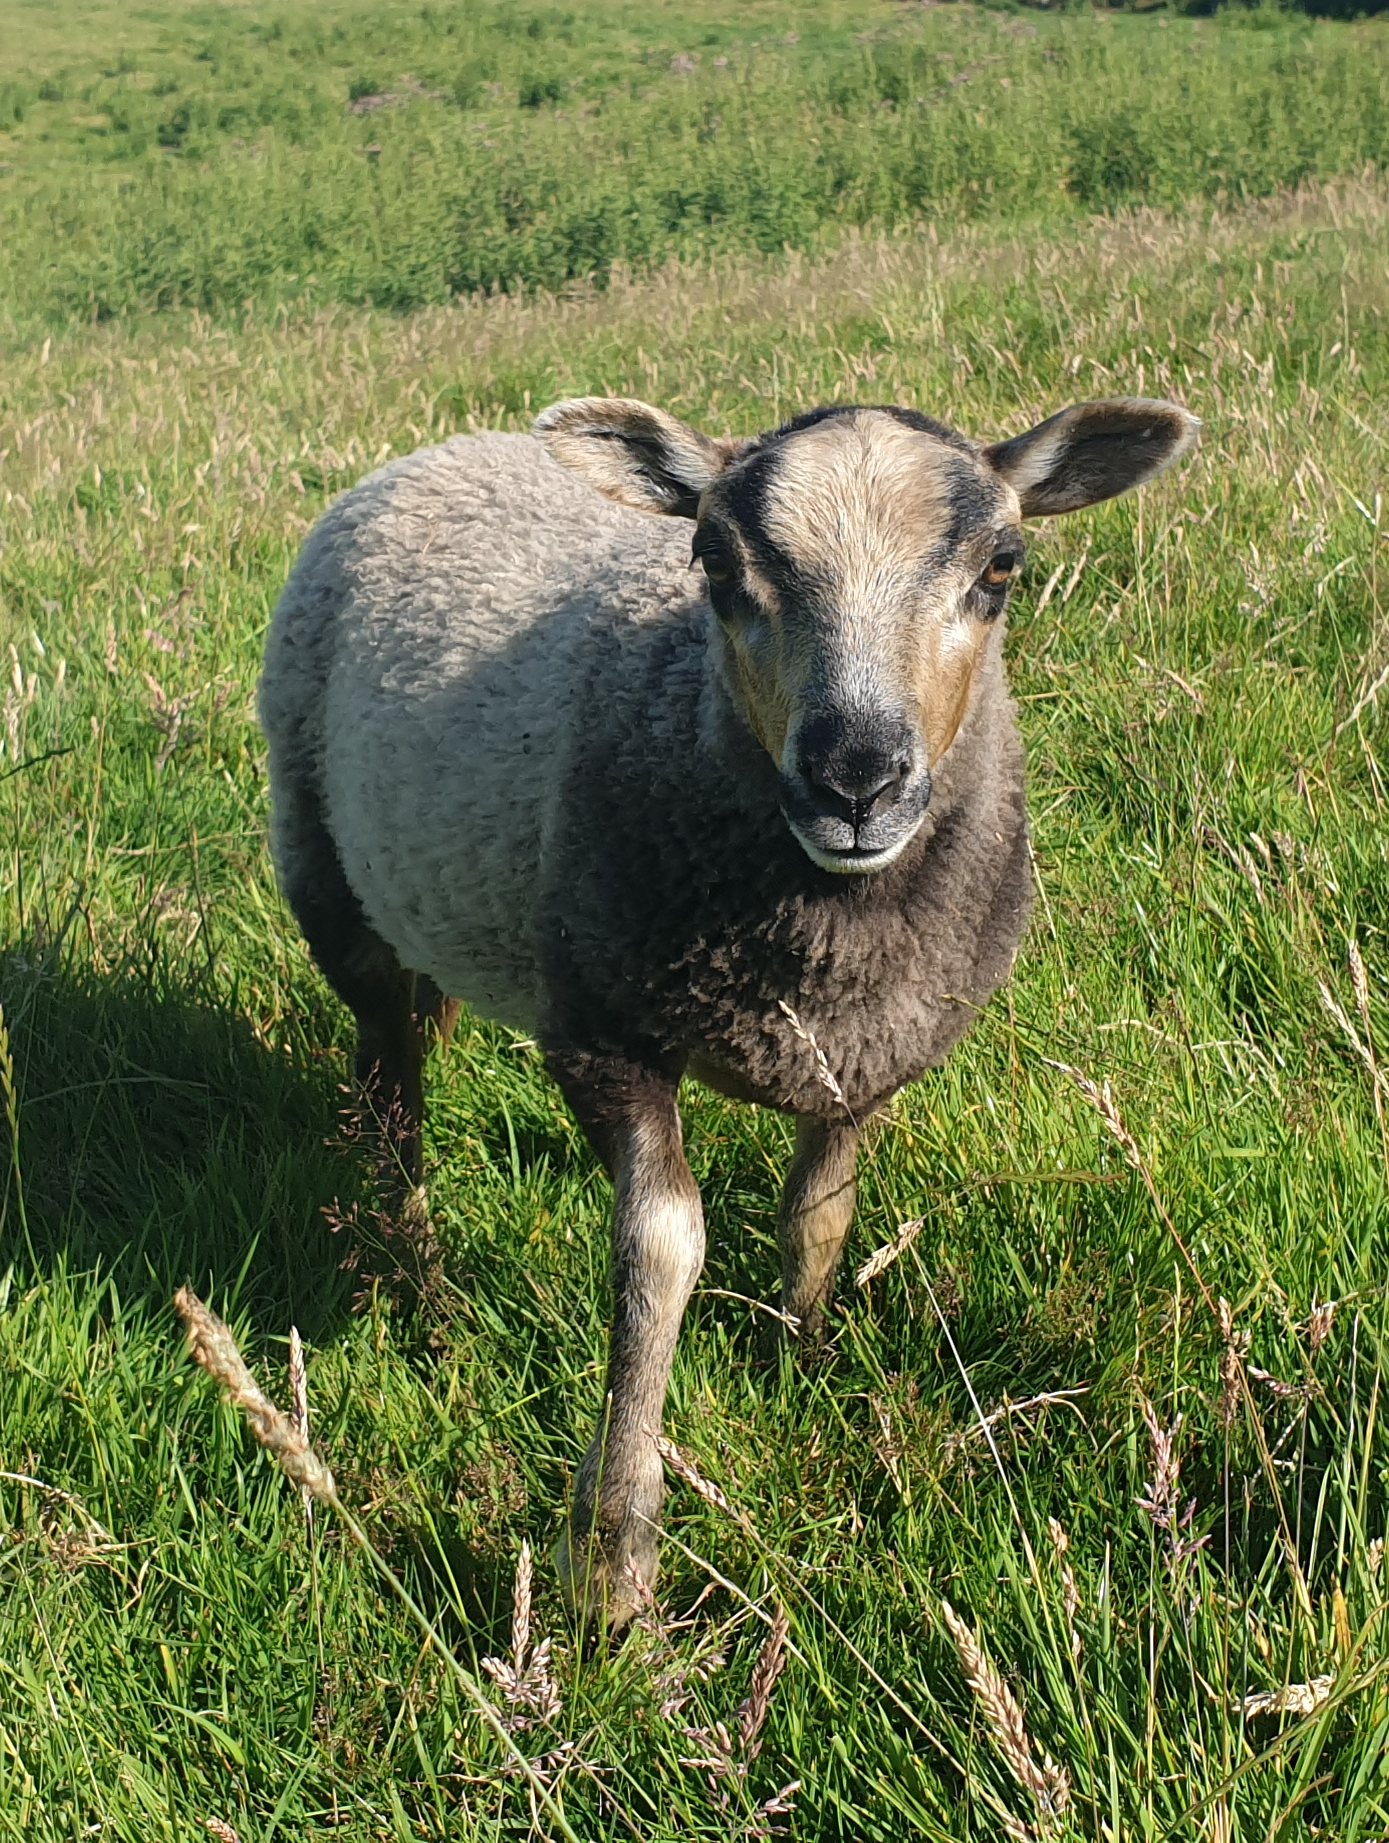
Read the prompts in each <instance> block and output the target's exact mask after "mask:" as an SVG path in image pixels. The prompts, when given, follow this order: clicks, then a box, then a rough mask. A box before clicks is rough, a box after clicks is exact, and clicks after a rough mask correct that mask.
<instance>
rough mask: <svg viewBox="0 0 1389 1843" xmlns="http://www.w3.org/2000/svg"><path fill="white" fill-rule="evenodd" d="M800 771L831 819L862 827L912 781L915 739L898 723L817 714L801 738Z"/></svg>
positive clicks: (798, 751)
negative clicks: (831, 816) (845, 820)
mask: <svg viewBox="0 0 1389 1843" xmlns="http://www.w3.org/2000/svg"><path fill="white" fill-rule="evenodd" d="M797 758H798V759H797V764H796V765H797V767H798V768H799V769H800V772H801V775H802V777H803V778H804V781H805V784H806V787H807V789H808V790H813V792H812V798H813V799H814V800H815V802H816V804H817V805H818V806H820V807H821V809H822V810H823V811H824V812H825V813H826V814H827V815H833V816H834V817H836V818H843V819H848V820H849V821H850V822H851V823H852V824H854V825H856V826H858V825H862V824H863V823H864V821H865V820H867V819H869V818H870V817H872V815H873V814H874V813H875V812H880V811H883V810H885V809H886V808H887V807H889V806H891V805H893V804H894V802H895V801H896V800H897V799H898V797H899V796H900V795H901V793H902V790H903V789H904V788H905V787H906V786H907V784H908V783H909V782H910V781H911V780H912V777H913V773H914V770H915V768H916V765H917V754H916V744H915V739H914V737H913V734H912V732H911V730H909V729H908V727H907V725H906V724H905V723H903V722H901V721H900V720H898V719H894V718H888V719H886V720H884V719H882V718H868V717H864V716H857V717H844V716H838V715H835V716H831V715H828V714H825V713H822V714H818V715H816V716H815V717H813V718H811V720H810V721H809V722H808V723H807V724H806V725H805V726H804V728H803V729H802V731H801V733H800V736H799V738H798V747H797Z"/></svg>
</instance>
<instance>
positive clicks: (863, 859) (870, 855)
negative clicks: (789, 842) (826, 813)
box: [786, 819, 920, 877]
mask: <svg viewBox="0 0 1389 1843" xmlns="http://www.w3.org/2000/svg"><path fill="white" fill-rule="evenodd" d="M786 823H787V825H788V826H790V828H791V831H792V833H793V835H794V837H795V840H796V843H797V844H798V845H799V846H800V848H801V850H802V851H804V853H805V854H806V856H807V857H808V858H809V859H810V861H811V863H812V864H818V865H819V867H820V869H821V870H828V871H829V872H830V873H831V874H832V875H833V876H836V877H867V876H871V875H872V874H873V872H874V871H875V870H886V868H887V866H888V865H889V864H891V863H892V862H893V861H894V859H896V858H899V857H901V855H902V853H903V852H904V851H905V850H906V848H907V846H908V845H909V844H910V843H911V842H912V840H913V839H914V838H915V837H916V834H917V829H918V827H917V826H913V827H912V828H911V830H910V831H909V832H907V833H905V834H904V835H903V836H902V837H901V838H899V839H898V840H897V841H896V842H895V843H894V844H891V845H889V846H888V847H887V849H886V850H885V851H873V852H864V853H862V854H861V855H850V854H849V853H847V852H839V851H822V850H821V849H820V847H819V846H818V845H812V844H811V842H810V840H809V839H808V838H807V837H806V835H805V833H804V832H802V831H801V829H800V827H799V826H798V825H797V824H796V823H795V821H794V820H792V819H788V820H787V822H786ZM919 823H920V822H918V825H919Z"/></svg>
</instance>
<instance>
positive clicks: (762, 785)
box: [259, 398, 1198, 1630]
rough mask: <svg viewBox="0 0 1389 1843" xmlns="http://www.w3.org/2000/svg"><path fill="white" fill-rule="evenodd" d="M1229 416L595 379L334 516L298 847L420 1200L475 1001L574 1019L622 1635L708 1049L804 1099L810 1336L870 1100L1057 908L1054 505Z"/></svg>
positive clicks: (281, 615)
mask: <svg viewBox="0 0 1389 1843" xmlns="http://www.w3.org/2000/svg"><path fill="white" fill-rule="evenodd" d="M1197 428H1198V424H1197V422H1196V420H1195V418H1194V417H1192V416H1190V415H1189V414H1188V413H1187V412H1186V411H1185V410H1183V409H1181V408H1179V407H1178V406H1176V405H1175V404H1171V403H1165V402H1152V401H1146V400H1143V399H1129V398H1125V399H1116V400H1113V401H1107V402H1099V403H1085V404H1080V405H1078V406H1075V407H1072V408H1070V409H1065V410H1062V411H1061V412H1060V413H1059V414H1057V415H1055V416H1052V417H1051V418H1049V419H1048V420H1047V421H1045V422H1043V423H1041V424H1040V425H1039V426H1038V427H1036V428H1033V429H1031V430H1030V431H1029V432H1027V433H1026V434H1022V435H1018V436H1015V437H1013V438H1012V439H1011V440H1005V441H1001V442H998V443H995V444H993V445H983V444H980V443H978V442H976V441H974V440H972V439H969V438H967V437H966V436H963V435H961V434H959V433H957V432H956V431H955V430H954V429H952V428H949V427H947V426H945V425H944V424H942V423H939V422H936V421H934V420H932V419H931V418H929V417H927V416H924V415H922V414H919V413H918V412H916V411H914V410H910V409H903V408H896V407H881V408H880V407H860V406H845V407H832V408H821V409H814V410H811V411H810V412H809V413H807V414H804V415H800V416H797V417H796V418H795V419H794V420H792V421H789V422H787V423H785V424H783V425H782V426H781V427H780V428H777V429H775V430H773V431H771V432H770V433H767V434H763V435H759V436H757V437H755V438H753V439H747V440H744V439H738V438H730V437H721V438H714V437H711V436H709V435H706V434H704V433H701V432H700V431H698V430H697V429H695V428H692V427H690V426H688V425H686V424H684V423H682V422H680V421H678V420H676V419H675V418H674V417H673V416H671V415H669V414H667V413H665V412H663V411H662V410H659V409H654V408H652V407H650V406H648V405H646V404H643V403H638V402H632V401H626V400H622V399H601V398H582V399H576V400H570V401H566V402H562V403H557V404H555V405H554V406H553V407H551V408H550V409H547V410H546V411H545V412H544V414H543V415H541V416H540V418H539V419H538V421H537V422H536V424H535V428H534V435H535V436H536V437H538V440H537V439H532V438H531V437H529V436H525V435H509V434H492V433H489V434H481V435H476V436H463V437H455V438H454V439H452V440H449V441H446V442H444V443H442V444H441V445H439V446H435V447H430V448H426V449H423V450H421V451H419V452H417V453H414V454H411V455H408V456H406V457H405V458H403V459H399V460H396V461H393V462H391V463H390V464H389V465H387V466H385V467H383V468H382V469H381V470H380V471H379V472H377V473H375V474H373V475H371V476H370V477H369V478H368V479H366V480H365V481H363V482H362V483H361V484H360V485H358V486H357V487H355V488H354V489H352V490H351V491H349V492H347V493H346V494H344V495H343V496H342V497H341V498H340V499H339V500H338V501H337V502H336V503H335V504H334V505H333V506H332V507H331V508H330V509H329V511H328V512H327V513H326V514H325V515H324V517H323V518H322V519H321V520H320V522H319V523H318V525H317V527H316V528H315V529H314V531H313V532H312V533H311V535H310V536H309V538H308V541H307V543H306V544H305V547H304V550H303V552H302V555H301V557H300V559H299V561H298V563H297V565H296V567H295V569H294V571H293V574H292V576H291V578H290V580H289V583H288V586H287V587H286V588H285V590H284V593H283V596H282V597H281V600H280V602H279V604H278V607H277V609H276V612H275V615H274V619H273V622H272V625H271V630H270V634H269V639H268V646H267V652H266V660H265V670H264V676H263V679H262V682H261V686H260V695H259V707H260V716H261V721H262V724H263V727H264V730H265V733H266V737H267V740H268V744H269V756H270V782H271V809H272V816H271V838H272V849H273V856H274V860H275V865H276V869H277V872H278V876H279V881H280V884H281V887H282V889H283V892H284V894H285V896H286V898H287V899H288V902H289V905H290V907H291V908H292V909H293V911H294V914H295V916H296V917H297V919H298V922H299V925H300V927H301V929H302V931H303V933H304V935H305V936H306V938H307V941H308V944H309V947H310V949H311V951H312V953H313V955H314V957H315V958H316V960H317V962H318V964H319V966H320V968H321V969H322V971H323V973H324V974H325V975H326V977H327V979H328V981H329V983H330V984H331V985H332V986H333V987H334V988H335V989H336V991H337V992H338V994H339V995H340V996H341V998H342V999H343V1000H344V1001H345V1003H346V1004H347V1005H348V1007H349V1008H350V1009H351V1011H352V1012H353V1013H354V1015H355V1018H356V1023H357V1033H358V1052H357V1059H356V1075H357V1080H358V1083H359V1084H360V1088H361V1091H362V1094H363V1097H364V1102H365V1105H366V1106H367V1107H368V1108H369V1109H370V1111H371V1113H372V1115H373V1116H374V1117H375V1118H376V1119H377V1120H378V1121H383V1122H387V1123H388V1125H389V1134H388V1137H389V1141H390V1145H391V1148H392V1152H391V1155H392V1157H393V1158H394V1159H395V1161H396V1164H397V1168H398V1171H399V1174H400V1186H401V1193H400V1196H399V1197H398V1199H397V1204H398V1207H399V1208H400V1209H401V1210H402V1211H403V1212H405V1213H406V1214H413V1216H414V1217H415V1218H416V1219H417V1220H420V1221H423V1220H424V1210H425V1201H424V1192H423V1189H422V1175H423V1174H422V1162H421V1150H420V1133H421V1124H422V1120H423V1111H424V1109H423V1083H422V1059H423V1054H424V1051H425V1048H426V1046H427V1044H428V1042H429V1041H430V1040H431V1039H432V1038H433V1037H435V1036H445V1037H446V1036H447V1035H448V1033H449V1031H450V1029H451V1028H452V1026H453V1022H454V1020H455V1018H456V1016H457V1012H458V1005H459V1002H460V1001H463V1002H465V1003H466V1004H468V1005H469V1006H471V1007H472V1008H473V1009H474V1010H475V1011H476V1012H477V1013H479V1014H481V1015H483V1016H485V1017H489V1018H493V1019H497V1020H500V1021H501V1022H502V1023H504V1024H506V1025H510V1026H512V1027H513V1028H515V1029H517V1030H520V1031H524V1032H527V1033H530V1034H532V1035H533V1036H534V1037H535V1038H537V1039H538V1041H539V1043H540V1045H541V1047H542V1049H543V1052H544V1056H545V1061H546V1064H547V1066H548V1069H549V1071H550V1073H551V1074H552V1075H553V1077H554V1078H555V1080H556V1081H557V1082H558V1084H559V1087H560V1088H561V1090H562V1091H563V1093H564V1095H565V1097H566V1098H567V1100H568V1102H569V1105H570V1107H571V1108H572V1110H573V1112H574V1113H575V1115H576V1116H577V1118H578V1120H579V1122H580V1123H581V1125H582V1127H583V1129H584V1131H585V1132H586V1134H587V1136H588V1138H589V1139H590V1141H591V1142H592V1144H593V1146H594V1148H595V1150H596V1152H597V1154H598V1156H599V1158H600V1159H601V1160H602V1162H603V1164H604V1165H605V1166H606V1168H607V1171H608V1173H609V1174H610V1176H611V1179H612V1183H613V1186H614V1193H615V1200H614V1207H613V1218H612V1287H613V1326H612V1337H611V1350H610V1360H609V1368H608V1374H607V1382H606V1387H605V1391H604V1403H603V1407H602V1411H601V1413H600V1416H599V1422H598V1429H597V1432H596V1434H595V1435H594V1437H593V1440H592V1443H591V1444H590V1446H589V1447H588V1450H587V1454H586V1456H585V1458H584V1459H583V1461H582V1464H581V1466H580V1468H579V1472H578V1476H577V1481H576V1485H575V1490H574V1501H573V1506H572V1511H571V1515H570V1518H569V1521H568V1525H567V1528H566V1532H565V1534H564V1536H562V1538H561V1541H560V1546H559V1551H558V1557H557V1561H558V1568H559V1572H560V1576H561V1579H562V1583H563V1586H564V1588H565V1591H566V1593H567V1595H568V1597H569V1599H570V1601H571V1604H573V1605H574V1607H575V1608H576V1610H577V1611H579V1612H580V1614H581V1616H582V1615H583V1614H584V1613H585V1612H587V1613H588V1614H590V1615H595V1614H596V1616H597V1617H598V1618H599V1619H600V1620H604V1621H606V1622H607V1624H608V1625H609V1626H610V1627H611V1628H612V1629H614V1630H615V1629H617V1628H619V1627H621V1626H622V1625H623V1623H624V1622H626V1621H627V1620H628V1619H630V1618H631V1616H632V1614H633V1613H634V1612H635V1610H636V1609H637V1607H638V1605H639V1604H640V1602H641V1601H642V1600H643V1599H644V1598H645V1597H646V1596H647V1595H648V1594H649V1591H650V1589H651V1587H652V1586H653V1585H654V1582H655V1580H656V1567H657V1522H658V1518H659V1514H660V1509H661V1503H662V1498H663V1476H662V1465H661V1459H660V1455H659V1452H658V1449H657V1445H656V1440H655V1435H656V1434H657V1433H658V1432H659V1429H660V1426H661V1419H662V1412H663V1406H664V1401H665V1395H666V1388H667V1383H668V1380H669V1376H670V1370H671V1365H672V1361H673V1357H674V1352H675V1346H676V1340H677V1336H678V1332H679V1327H680V1322H681V1318H682V1316H683V1313H684V1310H685V1307H686V1304H687V1302H688V1300H689V1298H690V1295H691V1293H692V1291H693V1289H694V1286H695V1283H696V1281H697V1279H698V1276H699V1273H700V1270H701V1266H702V1264H703V1259H704V1228H703V1219H702V1213H701V1206H700V1197H699V1192H698V1189H697V1188H696V1185H695V1181H694V1178H693V1176H692V1175H691V1172H690V1168H689V1165H688V1163H687V1162H686V1158H685V1154H684V1150H683V1147H682V1136H681V1119H680V1112H679V1108H678V1105H677V1091H678V1089H679V1085H680V1082H681V1080H682V1078H684V1077H687V1076H688V1077H691V1078H693V1079H695V1080H697V1081H700V1082H702V1083H704V1084H706V1085H708V1086H709V1087H711V1088H713V1089H716V1090H718V1091H719V1092H721V1093H723V1094H725V1095H730V1096H733V1097H735V1098H737V1099H740V1100H745V1101H751V1102H755V1103H758V1104H760V1105H762V1106H765V1107H773V1108H777V1109H779V1110H781V1111H782V1112H784V1113H788V1114H790V1115H792V1116H794V1119H795V1122H796V1129H795V1152H794V1156H793V1159H792V1163H791V1167H790V1171H789V1174H788V1176H787V1179H786V1182H785V1188H784V1192H783V1196H782V1201H781V1206H780V1216H779V1240H780V1249H781V1266H782V1276H781V1314H782V1321H783V1322H784V1323H785V1324H786V1325H788V1326H792V1327H796V1328H797V1331H798V1335H799V1337H800V1339H801V1340H802V1341H803V1342H806V1343H810V1342H812V1341H813V1340H815V1339H816V1338H818V1337H819V1336H820V1335H821V1334H822V1332H823V1329H824V1325H825V1314H826V1310H827V1308H828V1305H829V1303H830V1297H831V1288H832V1285H833V1280H834V1274H835V1267H836V1264H837V1262H838V1259H839V1255H840V1251H841V1249H842V1247H843V1245H844V1241H845V1237H846V1235H847V1234H848V1230H849V1224H850V1218H851V1216H852V1214H853V1208H854V1184H855V1164H856V1154H857V1147H858V1142H859V1135H860V1133H861V1131H862V1129H863V1126H864V1123H865V1121H866V1120H868V1118H869V1117H870V1116H871V1115H872V1114H873V1113H874V1112H875V1111H876V1110H877V1109H879V1108H881V1107H882V1106H883V1105H884V1103H885V1102H887V1101H888V1100H889V1099H890V1097H891V1096H892V1095H894V1094H895V1093H896V1092H897V1091H898V1090H899V1089H900V1088H902V1087H903V1086H904V1085H905V1084H906V1083H908V1082H911V1081H914V1080H915V1079H916V1078H917V1077H919V1076H920V1075H921V1074H922V1073H923V1071H925V1070H926V1069H928V1068H931V1067H933V1066H936V1065H938V1064H939V1063H940V1062H941V1061H942V1060H943V1059H944V1058H945V1056H946V1055H947V1054H948V1052H949V1051H950V1049H951V1048H952V1047H953V1046H954V1044H955V1043H957V1042H958V1041H959V1039H960V1038H961V1037H963V1036H964V1034H965V1032H966V1031H967V1030H968V1029H969V1027H970V1025H971V1024H972V1022H973V1021H974V1020H975V1018H976V1017H977V1016H978V1014H979V1011H980V1009H981V1007H982V1006H983V1005H984V1004H985V1003H986V1002H987V1000H988V999H989V997H990V996H991V994H993V993H994V992H995V991H996V990H997V988H998V987H999V986H1000V985H1001V984H1002V983H1003V981H1004V980H1005V979H1006V978H1007V976H1008V974H1009V971H1010V969H1011V966H1012V963H1013V960H1014V957H1015V954H1016V950H1017V948H1018V944H1019V941H1020V939H1021V936H1022V933H1023V929H1024V924H1025V922H1026V919H1027V914H1028V910H1029V907H1030V902H1031V868H1030V855H1029V844H1028V831H1027V818H1026V813H1025V808H1024V785H1023V753H1022V746H1021V742H1020V739H1019V735H1018V730H1017V726H1016V722H1015V715H1014V708H1013V705H1012V703H1011V701H1010V698H1009V693H1008V689H1007V685H1006V682H1005V676H1004V667H1003V637H1004V625H1005V619H1004V617H1005V609H1006V607H1007V603H1008V598H1009V590H1010V588H1011V586H1012V584H1013V583H1014V582H1015V580H1016V578H1017V576H1018V573H1019V570H1020V569H1021V567H1022V562H1023V536H1022V530H1021V524H1022V521H1023V520H1024V519H1027V518H1033V517H1037V516H1041V515H1047V514H1051V513H1061V512H1070V511H1074V510H1076V509H1078V508H1080V507H1083V506H1087V505H1091V504H1093V503H1095V502H1097V501H1099V500H1103V499H1108V498H1111V497H1113V496H1114V495H1116V494H1119V493H1123V492H1127V491H1128V490H1129V489H1130V488H1132V487H1136V486H1138V485H1139V484H1141V483H1142V482H1144V481H1146V480H1148V479H1150V478H1151V477H1152V476H1153V475H1155V474H1156V473H1158V472H1159V471H1160V470H1161V469H1162V468H1164V467H1166V466H1168V465H1169V464H1170V463H1171V462H1173V461H1175V460H1176V459H1178V458H1179V457H1180V456H1182V455H1184V454H1186V453H1187V452H1188V451H1189V450H1190V449H1191V447H1192V446H1193V444H1194V442H1195V439H1196V431H1197ZM594 489H597V490H596V492H595V491H594ZM642 514H659V515H662V516H656V517H652V516H642ZM691 528H692V529H693V544H691V537H690V532H691ZM692 563H693V564H698V565H699V566H700V568H699V571H698V573H697V574H696V573H695V572H694V571H693V570H692V567H691V566H692Z"/></svg>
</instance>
